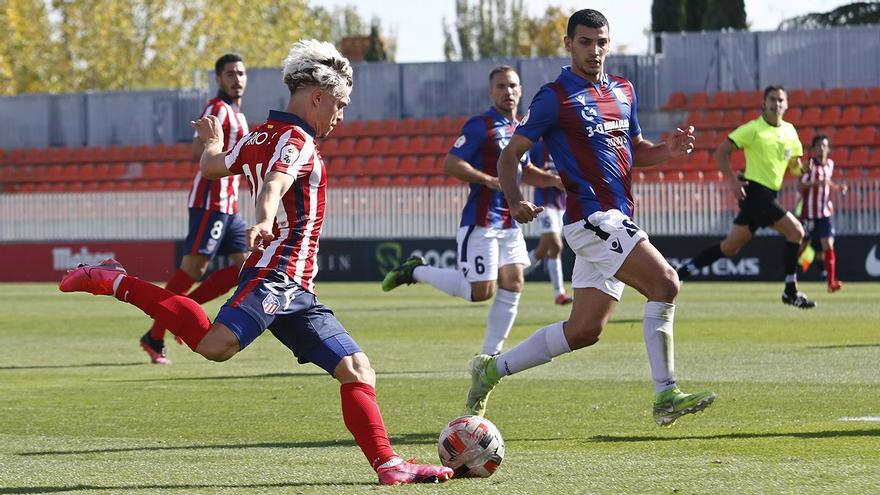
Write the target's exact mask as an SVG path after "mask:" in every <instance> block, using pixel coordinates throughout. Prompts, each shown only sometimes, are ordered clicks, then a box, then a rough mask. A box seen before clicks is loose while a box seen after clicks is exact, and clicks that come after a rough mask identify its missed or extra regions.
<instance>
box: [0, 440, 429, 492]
mask: <svg viewBox="0 0 880 495" xmlns="http://www.w3.org/2000/svg"><path fill="white" fill-rule="evenodd" d="M390 439H391V442H392V443H394V444H397V445H405V444H410V445H434V444H436V443H437V434H436V433H404V434H399V435H391V436H390ZM325 447H357V444H356V443H355V442H354V440H352V439H338V440H336V439H334V440H314V441H307V442H258V443H229V444H210V445H162V446H149V447H116V448H107V449H89V450H43V451H36V452H19V453H18V454H17V455H19V456H23V457H35V456H53V455H83V454H115V453H122V452H157V451H162V452H165V451H175V450H213V449H235V450H238V449H320V448H325ZM0 493H3V492H0Z"/></svg>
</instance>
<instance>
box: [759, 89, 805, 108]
mask: <svg viewBox="0 0 880 495" xmlns="http://www.w3.org/2000/svg"><path fill="white" fill-rule="evenodd" d="M761 98H762V99H763V98H764V92H763V91H761ZM788 106H789V108H790V107H806V106H809V100H808V99H807V91H806V90H803V89H793V90H791V91H789V92H788Z"/></svg>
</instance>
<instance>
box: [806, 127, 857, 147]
mask: <svg viewBox="0 0 880 495" xmlns="http://www.w3.org/2000/svg"><path fill="white" fill-rule="evenodd" d="M829 139H830V136H829ZM810 141H812V138H811V139H810ZM810 141H807V145H809V143H810ZM831 144H833V145H835V146H851V145H854V144H858V142H857V141H856V128H855V127H853V126H846V127H844V128H842V129H840V132H838V133H837V136H835V137H834V139H833V140H831Z"/></svg>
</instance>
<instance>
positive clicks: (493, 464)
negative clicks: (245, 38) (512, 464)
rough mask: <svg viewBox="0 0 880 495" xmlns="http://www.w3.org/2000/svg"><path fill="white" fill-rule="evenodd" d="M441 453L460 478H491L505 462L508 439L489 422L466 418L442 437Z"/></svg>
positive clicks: (459, 419) (443, 460)
mask: <svg viewBox="0 0 880 495" xmlns="http://www.w3.org/2000/svg"><path fill="white" fill-rule="evenodd" d="M437 451H438V453H439V454H440V462H442V463H443V465H444V466H446V467H449V468H452V470H453V471H455V477H456V478H488V477H489V476H492V473H494V472H495V470H496V469H498V466H500V465H501V461H502V460H503V459H504V439H503V438H501V432H499V431H498V428H496V427H495V425H493V424H492V422H491V421H489V420H488V419H486V418H481V417H479V416H462V417H460V418H455V419H453V420H452V421H450V422H449V424H448V425H446V428H444V429H443V431H442V432H441V433H440V441H439V442H438V444H437Z"/></svg>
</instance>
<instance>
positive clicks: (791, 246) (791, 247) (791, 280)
mask: <svg viewBox="0 0 880 495" xmlns="http://www.w3.org/2000/svg"><path fill="white" fill-rule="evenodd" d="M800 247H801V245H800V244H799V243H797V242H786V243H785V249H784V250H783V251H782V266H783V268H784V269H785V292H786V293H788V294H793V293H795V292H797V259H798V250H800Z"/></svg>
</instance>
